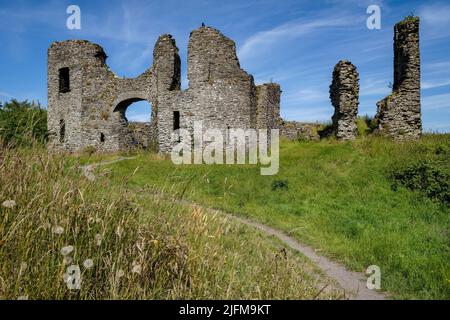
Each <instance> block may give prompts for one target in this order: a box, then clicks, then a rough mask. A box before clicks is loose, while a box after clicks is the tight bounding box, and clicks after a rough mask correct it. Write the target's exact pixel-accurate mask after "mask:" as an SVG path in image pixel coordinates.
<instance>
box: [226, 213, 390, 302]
mask: <svg viewBox="0 0 450 320" xmlns="http://www.w3.org/2000/svg"><path fill="white" fill-rule="evenodd" d="M227 215H228V216H230V217H232V218H234V219H235V220H237V221H239V222H241V223H243V224H246V225H248V226H252V227H254V228H256V229H259V230H260V231H262V232H264V233H265V234H268V235H271V236H274V237H277V238H278V239H280V240H281V241H282V242H283V243H284V244H286V245H287V246H289V247H290V248H292V249H294V250H296V251H298V252H300V253H301V254H303V255H304V256H306V257H307V258H308V259H310V260H311V261H312V262H314V264H316V266H317V267H318V268H319V269H321V270H322V271H323V272H324V273H325V274H326V275H328V276H329V277H330V278H332V279H334V280H335V281H336V282H337V283H338V284H339V285H340V286H341V288H342V289H344V290H345V292H346V293H350V294H351V299H354V300H385V299H386V298H387V297H386V296H385V295H384V294H382V293H380V292H377V291H374V290H370V289H368V288H367V287H366V277H365V275H364V274H362V273H360V272H353V271H349V270H348V269H347V268H345V267H344V266H343V265H341V264H339V263H336V262H334V261H332V260H330V259H328V258H326V257H324V256H320V255H318V254H317V253H316V251H315V250H314V248H312V247H310V246H307V245H305V244H302V243H300V242H298V241H297V240H296V239H294V238H292V237H290V236H288V235H286V234H285V233H284V232H282V231H279V230H276V229H274V228H272V227H269V226H267V225H264V224H261V223H259V222H255V221H253V220H250V219H247V218H242V217H239V216H236V215H231V214H227Z"/></svg>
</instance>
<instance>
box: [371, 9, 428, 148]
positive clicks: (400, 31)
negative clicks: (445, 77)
mask: <svg viewBox="0 0 450 320" xmlns="http://www.w3.org/2000/svg"><path fill="white" fill-rule="evenodd" d="M377 107H378V110H377V115H376V116H375V119H376V121H377V122H378V131H379V132H380V133H382V134H385V135H387V136H390V137H392V138H394V139H397V140H406V139H417V138H419V137H420V136H421V134H422V120H421V107H420V47H419V18H418V17H408V18H406V19H405V20H403V21H401V22H399V23H397V24H396V25H395V27H394V84H393V88H392V94H391V95H389V96H388V97H386V98H384V99H383V100H381V101H380V102H378V103H377Z"/></svg>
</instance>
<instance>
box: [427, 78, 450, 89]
mask: <svg viewBox="0 0 450 320" xmlns="http://www.w3.org/2000/svg"><path fill="white" fill-rule="evenodd" d="M448 85H450V79H438V80H430V81H422V84H421V86H422V89H424V90H427V89H434V88H440V87H445V86H448Z"/></svg>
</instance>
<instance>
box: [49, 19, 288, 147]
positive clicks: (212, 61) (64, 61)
mask: <svg viewBox="0 0 450 320" xmlns="http://www.w3.org/2000/svg"><path fill="white" fill-rule="evenodd" d="M106 58H107V56H106V54H105V52H104V50H103V49H102V47H100V46H99V45H96V44H93V43H91V42H88V41H80V40H69V41H64V42H55V43H53V44H52V45H51V47H50V49H49V51H48V129H49V134H50V141H49V146H50V148H51V149H53V150H62V151H69V152H74V151H79V150H83V149H84V148H86V147H94V148H95V149H96V150H98V151H106V152H113V151H118V150H123V149H129V148H132V147H134V146H136V145H137V144H138V141H136V140H137V139H136V138H135V137H136V136H135V135H134V134H133V128H130V126H129V124H128V120H127V119H126V117H125V111H126V109H127V108H128V106H129V105H130V104H132V103H133V102H136V101H140V100H146V101H148V102H150V103H151V105H152V116H151V122H150V125H149V127H148V139H147V140H148V141H149V144H151V145H153V146H155V149H157V150H159V151H161V152H168V151H170V150H171V148H172V146H173V144H174V143H175V141H172V133H173V132H174V131H176V130H178V129H188V130H191V131H193V127H194V121H202V124H203V127H204V128H205V129H207V128H217V129H221V130H227V129H229V128H240V129H249V128H258V129H264V128H267V129H272V128H276V126H277V125H278V122H279V121H278V120H277V119H279V113H280V94H281V90H280V86H279V85H278V84H274V83H270V84H263V85H261V86H255V84H254V80H253V77H252V76H251V75H249V74H248V73H246V72H245V71H244V70H242V69H241V68H240V65H239V61H238V58H237V55H236V47H235V43H234V42H233V41H232V40H231V39H228V38H227V37H225V36H224V35H223V34H221V33H220V32H219V31H218V30H216V29H213V28H210V27H205V26H202V27H201V28H199V29H197V30H194V31H192V32H191V35H190V39H189V45H188V62H187V63H188V64H187V69H188V70H187V76H188V80H189V87H188V89H186V90H181V86H180V77H181V61H180V57H179V55H178V48H177V47H176V44H175V40H174V39H173V38H172V36H171V35H167V34H166V35H162V36H160V37H159V39H158V41H157V42H156V44H155V47H154V51H153V65H152V66H151V68H150V69H148V70H147V71H145V72H144V73H143V74H141V75H140V76H138V77H136V78H133V79H122V78H119V77H117V76H116V75H115V74H114V73H113V72H112V71H111V70H110V69H109V68H108V66H107V64H106ZM141 131H142V128H141ZM140 134H141V135H142V132H141V133H140Z"/></svg>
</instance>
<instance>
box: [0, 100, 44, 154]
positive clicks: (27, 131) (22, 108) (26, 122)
mask: <svg viewBox="0 0 450 320" xmlns="http://www.w3.org/2000/svg"><path fill="white" fill-rule="evenodd" d="M46 140H47V111H46V110H43V109H42V107H41V105H40V104H39V103H34V102H31V103H30V102H28V101H27V100H25V101H22V102H19V101H17V100H15V99H12V100H11V101H10V102H6V103H5V104H4V105H1V104H0V141H2V142H3V143H4V144H5V145H6V144H7V145H13V146H30V145H32V144H33V143H35V142H38V143H40V144H44V143H45V142H46Z"/></svg>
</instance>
